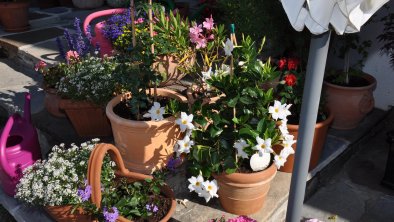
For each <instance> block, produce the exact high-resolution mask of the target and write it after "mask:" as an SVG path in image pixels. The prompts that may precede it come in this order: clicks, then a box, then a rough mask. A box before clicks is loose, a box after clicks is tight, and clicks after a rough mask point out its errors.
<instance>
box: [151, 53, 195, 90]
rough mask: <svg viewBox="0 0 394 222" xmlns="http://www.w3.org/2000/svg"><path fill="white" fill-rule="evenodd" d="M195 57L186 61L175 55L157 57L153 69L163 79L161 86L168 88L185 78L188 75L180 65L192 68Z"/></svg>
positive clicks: (192, 56)
mask: <svg viewBox="0 0 394 222" xmlns="http://www.w3.org/2000/svg"><path fill="white" fill-rule="evenodd" d="M195 61H196V59H195V55H191V56H189V57H188V58H187V59H185V60H184V61H180V59H179V58H177V57H175V56H173V55H160V56H157V58H156V59H155V62H154V63H153V69H154V70H156V71H158V72H159V73H160V75H161V76H162V77H163V81H162V82H161V83H160V86H168V85H172V84H174V83H176V82H177V81H179V80H181V79H182V78H183V77H185V75H186V73H185V72H184V71H182V70H181V68H180V65H181V64H182V66H183V67H186V68H191V67H192V66H193V65H194V63H195Z"/></svg>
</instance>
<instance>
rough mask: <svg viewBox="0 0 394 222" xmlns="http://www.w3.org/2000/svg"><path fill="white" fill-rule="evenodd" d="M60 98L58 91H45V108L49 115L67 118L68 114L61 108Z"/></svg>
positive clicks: (50, 89)
mask: <svg viewBox="0 0 394 222" xmlns="http://www.w3.org/2000/svg"><path fill="white" fill-rule="evenodd" d="M60 100H61V98H60V96H59V95H57V90H56V89H53V88H46V89H45V97H44V106H45V108H46V110H47V111H48V113H49V114H51V115H53V116H55V117H61V118H65V117H66V114H65V113H64V111H63V110H61V109H60V108H59V103H60Z"/></svg>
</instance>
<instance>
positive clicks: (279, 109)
mask: <svg viewBox="0 0 394 222" xmlns="http://www.w3.org/2000/svg"><path fill="white" fill-rule="evenodd" d="M284 109H285V106H284V105H282V104H281V102H279V101H278V100H275V102H274V106H270V107H269V108H268V112H269V113H270V114H271V115H272V118H273V119H274V120H278V118H279V119H285V118H283V116H284V115H283V114H284Z"/></svg>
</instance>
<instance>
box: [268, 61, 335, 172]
mask: <svg viewBox="0 0 394 222" xmlns="http://www.w3.org/2000/svg"><path fill="white" fill-rule="evenodd" d="M278 67H279V70H281V71H282V77H281V79H282V81H281V84H280V85H279V86H278V87H277V95H278V96H280V97H281V98H282V101H284V102H286V103H291V104H293V105H292V106H291V107H290V110H291V113H292V115H291V116H289V117H288V119H287V120H284V121H282V122H281V124H282V125H287V127H288V132H286V133H287V134H288V138H287V143H285V146H287V147H288V148H289V149H293V150H294V151H295V150H296V147H297V146H296V143H295V141H296V140H297V137H298V130H299V120H300V114H301V104H302V93H303V89H304V78H305V72H303V71H302V70H301V69H300V68H299V67H300V60H299V59H297V58H282V59H280V60H279V62H278ZM320 104H322V102H321V103H320ZM333 118H334V117H333V114H332V112H330V111H329V110H323V106H322V105H320V107H319V113H318V116H317V119H316V125H315V133H314V139H313V144H312V156H311V160H310V164H309V170H312V169H314V168H315V167H316V166H317V165H318V163H319V159H320V156H321V153H322V151H323V147H324V143H325V139H326V137H327V131H328V128H329V126H330V124H331V123H332V121H333ZM280 148H281V147H278V146H277V147H274V150H277V151H279V149H280ZM293 165H294V157H293V156H290V157H289V158H288V159H287V162H286V163H285V164H284V166H283V167H282V168H281V169H280V171H283V172H288V173H291V172H292V171H293Z"/></svg>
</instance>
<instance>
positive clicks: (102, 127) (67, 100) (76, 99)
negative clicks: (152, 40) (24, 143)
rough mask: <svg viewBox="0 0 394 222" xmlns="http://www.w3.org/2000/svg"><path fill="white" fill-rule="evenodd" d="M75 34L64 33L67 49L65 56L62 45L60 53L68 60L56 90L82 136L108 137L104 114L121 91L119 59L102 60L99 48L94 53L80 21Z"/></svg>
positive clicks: (108, 127)
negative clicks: (105, 108) (117, 73)
mask: <svg viewBox="0 0 394 222" xmlns="http://www.w3.org/2000/svg"><path fill="white" fill-rule="evenodd" d="M74 25H75V27H76V34H75V35H71V34H70V32H69V31H68V30H65V35H64V38H65V40H66V42H67V45H68V49H69V51H67V53H65V50H64V47H63V45H62V44H61V42H60V41H59V40H58V43H59V51H60V54H61V55H62V56H63V57H64V58H65V60H66V62H65V64H60V65H62V66H64V76H63V77H62V78H61V79H60V80H59V81H58V82H57V84H56V89H57V91H58V94H59V95H60V96H61V97H62V100H61V101H60V103H59V106H60V108H61V109H63V110H64V111H65V112H66V114H67V116H68V118H69V119H70V120H71V123H72V124H73V126H74V128H75V130H76V131H77V133H78V135H80V136H109V135H111V127H110V124H109V121H108V119H107V118H106V115H105V112H104V104H106V103H107V102H108V101H109V100H110V99H111V98H112V97H113V96H114V95H115V94H116V91H118V84H117V83H116V81H115V73H114V71H115V68H116V66H117V64H118V63H117V60H116V58H114V57H104V58H100V57H99V56H98V49H96V50H95V51H93V49H92V48H91V46H90V43H89V40H88V39H89V36H88V39H86V38H84V37H83V36H82V32H81V28H80V24H79V19H76V20H75V24H74Z"/></svg>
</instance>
